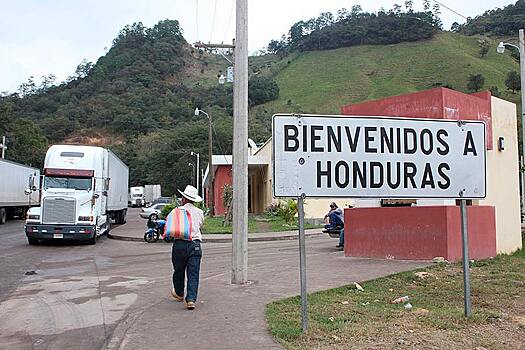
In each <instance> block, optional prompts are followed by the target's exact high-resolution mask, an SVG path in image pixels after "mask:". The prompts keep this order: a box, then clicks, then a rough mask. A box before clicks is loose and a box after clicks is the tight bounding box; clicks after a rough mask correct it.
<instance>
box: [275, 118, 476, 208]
mask: <svg viewBox="0 0 525 350" xmlns="http://www.w3.org/2000/svg"><path fill="white" fill-rule="evenodd" d="M272 142H273V190H274V196H275V197H299V196H301V195H302V194H304V195H306V197H359V198H485V192H486V180H485V177H486V176H485V167H486V165H485V163H486V159H485V153H486V151H485V150H486V148H485V124H484V123H483V122H479V121H457V120H443V119H441V120H435V119H412V118H391V117H364V116H334V115H332V116H320V115H289V114H286V115H284V114H282V115H279V114H277V115H274V116H273V141H272Z"/></svg>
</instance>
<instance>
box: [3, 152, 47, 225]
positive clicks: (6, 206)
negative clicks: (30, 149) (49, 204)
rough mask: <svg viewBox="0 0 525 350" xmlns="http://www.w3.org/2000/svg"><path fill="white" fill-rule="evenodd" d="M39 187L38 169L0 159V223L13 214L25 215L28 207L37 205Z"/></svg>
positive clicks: (13, 215)
mask: <svg viewBox="0 0 525 350" xmlns="http://www.w3.org/2000/svg"><path fill="white" fill-rule="evenodd" d="M39 187H40V170H38V169H36V168H31V167H28V166H25V165H22V164H18V163H15V162H11V161H9V160H5V159H0V224H3V223H5V222H6V219H9V218H13V217H15V216H18V217H25V214H26V212H27V210H28V209H29V208H30V207H32V206H38V205H39V194H38V191H36V190H37V189H38V188H39ZM29 189H31V191H28V190H29ZM33 190H34V191H33ZM26 193H28V194H26Z"/></svg>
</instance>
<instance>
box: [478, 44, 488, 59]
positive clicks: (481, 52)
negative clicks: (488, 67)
mask: <svg viewBox="0 0 525 350" xmlns="http://www.w3.org/2000/svg"><path fill="white" fill-rule="evenodd" d="M478 45H479V56H480V57H481V58H483V57H485V56H486V55H487V53H488V52H489V49H490V43H489V42H488V41H487V40H485V39H480V40H478Z"/></svg>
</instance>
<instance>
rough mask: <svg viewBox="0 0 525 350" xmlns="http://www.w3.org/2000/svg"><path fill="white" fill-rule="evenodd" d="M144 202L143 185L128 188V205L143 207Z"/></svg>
mask: <svg viewBox="0 0 525 350" xmlns="http://www.w3.org/2000/svg"><path fill="white" fill-rule="evenodd" d="M145 204H146V202H145V201H144V187H143V186H135V187H131V188H130V189H129V205H130V206H131V207H143V206H144V205H145Z"/></svg>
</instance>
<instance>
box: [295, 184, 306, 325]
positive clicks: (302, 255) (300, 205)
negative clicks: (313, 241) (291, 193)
mask: <svg viewBox="0 0 525 350" xmlns="http://www.w3.org/2000/svg"><path fill="white" fill-rule="evenodd" d="M297 212H298V215H299V269H300V271H301V272H300V274H301V324H302V326H303V332H306V330H307V329H308V312H307V311H308V310H307V308H308V304H307V299H306V298H307V296H306V243H305V237H304V194H303V195H301V196H300V197H299V198H297Z"/></svg>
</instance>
